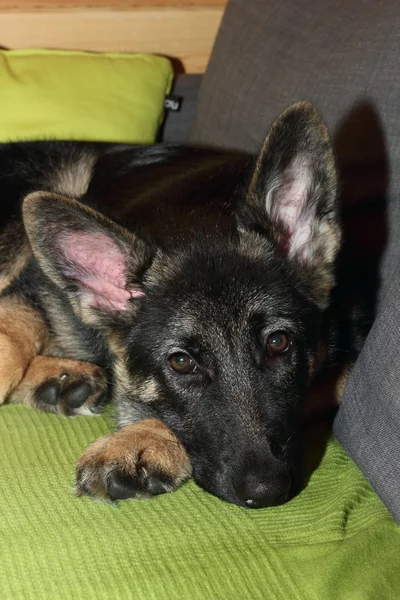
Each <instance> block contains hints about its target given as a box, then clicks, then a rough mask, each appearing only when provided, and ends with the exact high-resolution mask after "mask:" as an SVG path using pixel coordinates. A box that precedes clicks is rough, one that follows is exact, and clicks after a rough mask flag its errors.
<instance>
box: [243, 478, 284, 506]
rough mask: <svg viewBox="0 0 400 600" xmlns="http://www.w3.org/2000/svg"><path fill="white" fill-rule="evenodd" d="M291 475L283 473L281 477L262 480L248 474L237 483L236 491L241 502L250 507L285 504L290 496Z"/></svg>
mask: <svg viewBox="0 0 400 600" xmlns="http://www.w3.org/2000/svg"><path fill="white" fill-rule="evenodd" d="M290 484H291V481H290V476H289V475H284V474H282V475H281V476H280V477H279V478H277V479H275V480H269V481H261V480H260V479H258V478H257V477H254V476H252V475H247V476H246V477H245V478H244V479H242V480H241V481H239V482H237V483H236V484H235V486H234V487H235V492H236V495H237V497H238V499H239V500H240V502H241V503H244V504H245V505H246V506H248V507H249V508H265V507H267V506H278V505H279V504H284V503H285V502H286V500H287V499H288V497H289V491H290Z"/></svg>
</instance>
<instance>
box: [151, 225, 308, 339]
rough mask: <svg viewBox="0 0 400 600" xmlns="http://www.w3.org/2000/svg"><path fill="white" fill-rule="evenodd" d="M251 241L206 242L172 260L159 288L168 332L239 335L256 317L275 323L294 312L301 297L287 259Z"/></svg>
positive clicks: (166, 265) (161, 270)
mask: <svg viewBox="0 0 400 600" xmlns="http://www.w3.org/2000/svg"><path fill="white" fill-rule="evenodd" d="M247 240H248V242H249V243H246V239H245V240H244V241H242V240H240V239H238V240H236V241H235V242H230V243H225V244H223V245H222V244H220V245H218V244H216V242H215V240H206V241H204V242H203V243H202V244H200V246H199V245H197V246H194V247H191V248H190V251H189V252H187V251H186V250H182V252H181V254H180V253H174V254H173V255H172V256H170V257H167V260H166V262H165V263H164V264H163V268H161V269H159V273H161V272H162V275H161V276H160V281H159V289H161V290H162V293H161V295H160V296H161V299H160V302H161V304H162V305H163V309H164V310H165V311H166V312H164V313H163V314H164V315H167V314H168V322H169V332H171V331H173V332H174V333H179V334H181V335H183V336H192V337H194V338H202V337H204V336H207V337H208V338H209V336H210V332H212V333H213V336H224V337H226V335H227V334H228V333H229V334H230V335H231V336H238V335H242V333H243V332H244V331H246V330H248V328H249V323H250V322H251V321H252V320H253V321H254V318H256V317H257V316H264V317H265V318H266V319H267V320H268V318H269V317H270V318H271V319H275V320H276V319H277V318H278V316H279V317H282V316H284V315H285V314H286V315H288V316H290V315H292V314H293V310H294V304H296V303H297V302H298V298H297V296H298V294H297V292H296V288H295V286H294V285H292V282H291V281H290V276H289V275H288V271H287V269H285V264H284V261H282V260H281V259H280V258H279V256H277V254H276V252H274V251H273V250H272V249H271V247H270V246H269V245H268V244H267V243H264V242H263V241H260V242H259V243H256V241H255V240H254V239H251V236H247ZM161 280H162V284H161Z"/></svg>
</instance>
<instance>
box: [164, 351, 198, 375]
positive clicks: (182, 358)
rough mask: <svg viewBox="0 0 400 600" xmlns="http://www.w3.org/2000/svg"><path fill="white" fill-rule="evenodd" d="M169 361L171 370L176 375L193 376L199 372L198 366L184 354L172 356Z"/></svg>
mask: <svg viewBox="0 0 400 600" xmlns="http://www.w3.org/2000/svg"><path fill="white" fill-rule="evenodd" d="M168 360H169V364H170V365H171V368H172V369H173V370H174V371H176V373H184V374H187V373H188V374H192V373H196V371H197V365H196V363H195V362H194V360H192V359H191V358H190V356H188V355H187V354H185V353H184V352H176V353H175V354H171V356H170V357H169V359H168Z"/></svg>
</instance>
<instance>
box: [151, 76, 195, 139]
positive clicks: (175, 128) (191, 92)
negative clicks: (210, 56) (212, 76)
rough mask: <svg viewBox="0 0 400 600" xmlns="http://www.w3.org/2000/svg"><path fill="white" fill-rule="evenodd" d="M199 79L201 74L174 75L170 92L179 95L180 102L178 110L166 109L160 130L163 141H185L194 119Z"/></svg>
mask: <svg viewBox="0 0 400 600" xmlns="http://www.w3.org/2000/svg"><path fill="white" fill-rule="evenodd" d="M201 79H202V75H178V76H177V77H176V79H175V81H174V85H173V88H172V90H171V94H175V95H176V96H181V97H182V104H181V109H180V110H179V111H176V112H174V111H167V114H166V117H165V121H164V124H163V127H162V130H161V139H162V141H163V142H176V143H184V142H187V140H188V137H189V133H190V129H191V127H192V126H193V123H194V119H195V114H196V106H197V96H198V93H199V89H200V83H201Z"/></svg>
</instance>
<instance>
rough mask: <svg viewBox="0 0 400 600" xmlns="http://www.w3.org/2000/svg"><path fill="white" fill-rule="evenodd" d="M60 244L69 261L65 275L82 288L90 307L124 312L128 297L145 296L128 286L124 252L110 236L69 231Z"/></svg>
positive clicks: (127, 305)
mask: <svg viewBox="0 0 400 600" xmlns="http://www.w3.org/2000/svg"><path fill="white" fill-rule="evenodd" d="M60 245H61V246H62V249H63V253H64V256H65V258H66V259H67V261H68V263H69V264H68V267H67V269H66V272H65V275H67V276H68V277H72V278H73V279H74V280H75V281H76V282H77V283H78V284H79V285H80V286H81V287H82V291H83V292H86V294H85V295H84V297H85V299H86V301H87V302H88V304H89V305H90V306H92V307H94V308H103V309H106V310H115V311H125V310H127V309H128V308H129V300H130V299H131V298H139V297H141V296H143V295H144V293H143V292H142V291H140V290H130V289H127V287H126V285H127V279H126V263H125V255H124V253H123V251H122V250H121V248H120V247H119V246H118V244H117V243H116V242H114V240H113V239H112V238H111V237H108V236H107V235H105V234H103V233H90V232H68V233H66V234H65V235H63V237H62V239H61V243H60Z"/></svg>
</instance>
